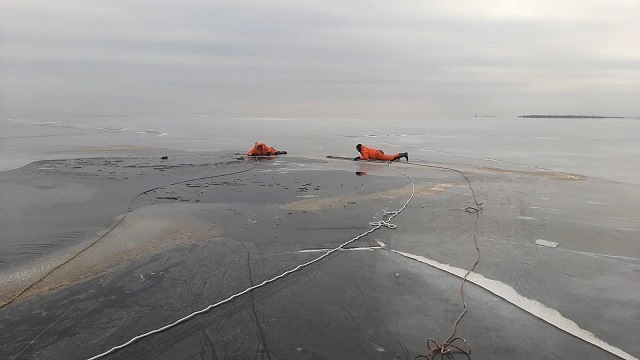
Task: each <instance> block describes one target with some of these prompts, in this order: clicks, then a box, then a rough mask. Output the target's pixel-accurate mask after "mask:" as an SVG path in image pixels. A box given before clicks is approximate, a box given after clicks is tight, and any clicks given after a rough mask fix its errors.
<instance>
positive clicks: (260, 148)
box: [248, 142, 277, 156]
mask: <svg viewBox="0 0 640 360" xmlns="http://www.w3.org/2000/svg"><path fill="white" fill-rule="evenodd" d="M276 152H277V150H276V149H274V148H272V147H271V146H269V145H267V144H265V143H261V142H256V144H255V145H254V146H253V149H251V150H249V153H248V155H249V156H270V155H276Z"/></svg>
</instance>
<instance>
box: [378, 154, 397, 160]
mask: <svg viewBox="0 0 640 360" xmlns="http://www.w3.org/2000/svg"><path fill="white" fill-rule="evenodd" d="M399 158H400V154H395V155H387V154H383V153H382V152H378V160H383V161H394V160H397V159H399Z"/></svg>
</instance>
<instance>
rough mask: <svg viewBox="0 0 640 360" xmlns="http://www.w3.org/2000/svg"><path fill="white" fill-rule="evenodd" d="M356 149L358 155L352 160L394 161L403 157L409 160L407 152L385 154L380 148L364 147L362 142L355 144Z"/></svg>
mask: <svg viewBox="0 0 640 360" xmlns="http://www.w3.org/2000/svg"><path fill="white" fill-rule="evenodd" d="M356 150H358V152H359V153H360V156H356V157H354V158H353V160H383V161H396V160H399V159H400V158H405V159H407V161H409V153H406V152H404V153H399V154H395V155H385V153H384V152H383V151H382V150H378V149H374V148H369V147H366V146H364V145H362V144H358V145H356Z"/></svg>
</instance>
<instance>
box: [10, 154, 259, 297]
mask: <svg viewBox="0 0 640 360" xmlns="http://www.w3.org/2000/svg"><path fill="white" fill-rule="evenodd" d="M255 167H256V165H254V166H252V167H250V168H248V169H244V170H240V171H235V172H231V173H226V174H218V175H212V176H203V177H198V178H192V179H188V180H183V181H178V182H174V183H171V184H168V185H162V186H158V187H155V188H153V189H149V190H145V191H143V192H141V193H139V194H138V195H136V196H135V197H134V198H133V199H131V201H129V204H128V205H127V212H126V213H125V214H124V216H122V217H121V218H120V220H118V221H117V222H116V223H115V224H113V225H112V226H111V227H110V228H109V230H108V231H107V232H106V233H104V234H102V235H101V236H100V237H99V238H97V239H96V240H94V241H93V242H92V243H90V244H89V245H87V246H85V247H84V248H82V249H80V250H79V251H78V252H76V253H75V254H73V256H71V257H70V258H68V259H67V260H64V261H63V262H61V263H59V264H58V265H56V266H54V267H53V268H51V269H50V270H49V271H47V272H46V273H45V274H43V275H42V276H41V277H40V278H38V280H36V281H34V282H32V283H31V284H29V285H27V286H25V287H24V288H23V289H22V290H20V291H18V292H17V293H16V294H15V295H14V296H13V297H11V299H9V300H7V301H5V302H4V303H2V304H0V309H2V308H3V307H5V306H7V305H9V304H11V303H12V302H14V301H16V299H18V298H19V297H20V296H21V295H22V294H24V293H25V292H27V291H28V290H29V289H31V288H33V287H34V286H36V285H37V284H38V283H40V282H41V281H42V280H44V279H45V278H46V277H47V276H49V275H51V274H52V273H53V272H54V271H56V270H57V269H59V268H61V267H62V266H64V265H66V264H67V263H68V262H70V261H71V260H73V259H75V258H77V257H78V256H79V255H80V254H82V253H83V252H85V251H87V250H89V248H91V247H92V246H94V245H95V244H97V243H98V242H99V241H100V240H102V239H104V238H105V237H106V236H107V235H109V233H111V232H112V231H113V230H114V229H115V228H117V227H118V225H120V223H122V221H124V219H125V218H126V217H127V215H129V213H131V211H132V210H131V205H132V204H133V202H134V201H135V200H136V199H137V198H139V197H140V196H142V195H144V194H146V193H149V192H151V191H155V190H158V189H162V188H165V187H169V186H173V185H178V184H183V183H186V182H190V181H197V180H203V179H211V178H217V177H222V176H229V175H235V174H240V173H243V172H247V171H250V170H252V169H254V168H255Z"/></svg>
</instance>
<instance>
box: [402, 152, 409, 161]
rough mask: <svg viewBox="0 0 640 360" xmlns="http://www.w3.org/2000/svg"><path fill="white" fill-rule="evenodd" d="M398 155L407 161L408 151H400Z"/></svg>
mask: <svg viewBox="0 0 640 360" xmlns="http://www.w3.org/2000/svg"><path fill="white" fill-rule="evenodd" d="M400 157H403V158H405V159H407V162H409V153H408V152H404V153H400Z"/></svg>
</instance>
